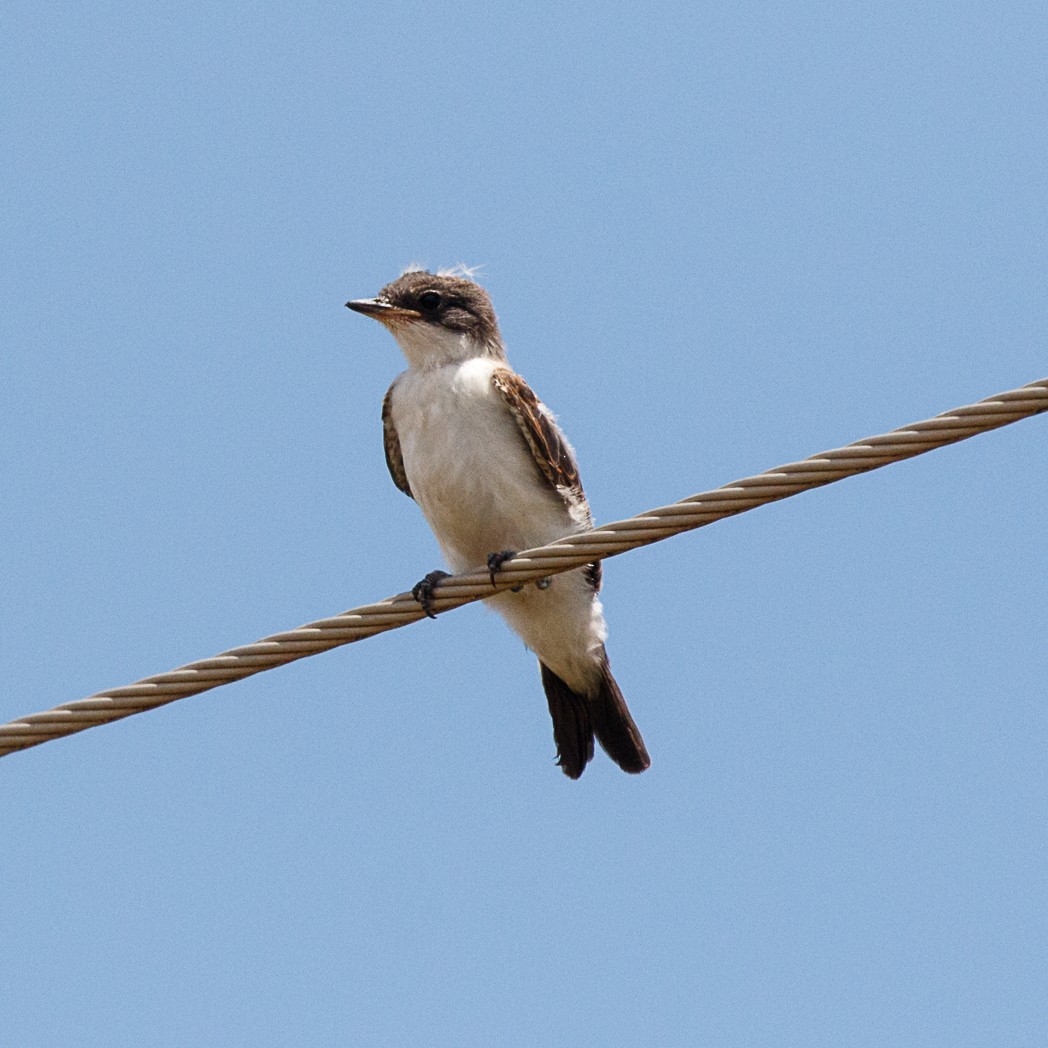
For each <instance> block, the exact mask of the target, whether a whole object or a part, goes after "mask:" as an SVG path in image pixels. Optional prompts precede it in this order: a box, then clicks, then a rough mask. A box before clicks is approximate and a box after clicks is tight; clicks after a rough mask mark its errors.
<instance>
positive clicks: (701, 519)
mask: <svg viewBox="0 0 1048 1048" xmlns="http://www.w3.org/2000/svg"><path fill="white" fill-rule="evenodd" d="M1043 411H1048V378H1045V379H1040V380H1039V381H1037V382H1031V383H1030V384H1029V385H1026V386H1022V387H1020V388H1018V389H1012V390H1008V391H1007V392H1004V393H999V394H997V395H996V396H993V397H988V398H987V399H986V400H981V401H979V402H978V403H976V404H969V405H966V406H965V407H960V408H955V409H954V410H952V411H946V412H943V413H942V414H941V415H936V416H935V417H934V418H930V419H926V420H924V421H923V422H915V423H913V424H912V425H909V426H904V427H902V428H900V429H896V430H892V431H891V432H889V433H882V434H879V435H877V436H873V437H867V438H865V439H863V440H859V441H855V442H854V443H852V444H848V445H845V446H844V447H840V448H834V449H833V450H831V451H823V452H820V453H819V454H817V455H812V456H811V457H810V458H806V459H802V460H801V461H799V462H789V463H787V464H785V465H782V466H776V467H775V468H774V469H770V470H767V471H766V472H764V473H760V474H757V475H756V476H753V477H745V478H743V479H741V480H736V481H733V482H732V483H730V484H725V485H724V486H722V487H720V488H715V489H714V490H712V491H704V492H702V493H700V494H698V495H692V496H690V497H688V498H685V499H681V500H680V501H679V502H674V503H671V504H670V505H668V506H660V507H658V508H656V509H652V510H648V511H647V512H645V513H641V514H638V515H637V516H635V517H630V518H629V519H627V520H620V521H615V522H613V523H611V524H605V525H604V526H603V527H600V528H594V529H593V530H592V531H585V532H580V533H578V534H574V535H567V536H565V537H564V538H561V539H557V540H556V541H555V542H552V543H550V544H549V545H547V546H542V547H540V548H538V549H532V550H524V551H523V552H521V553H519V554H518V555H517V556H516V557H514V558H513V559H512V560H510V561H507V562H506V563H505V564H504V565H503V566H502V568H501V569H500V571H499V573H498V575H497V576H496V579H495V584H494V586H492V583H491V580H490V578H489V576H488V569H487V568H486V567H484V568H479V567H478V568H477V569H475V570H473V571H469V572H466V573H464V574H462V575H452V576H450V577H448V578H446V579H443V580H441V582H440V583H438V584H437V585H436V586H435V587H434V596H433V600H432V606H433V608H434V610H436V611H440V612H443V611H450V610H451V609H452V608H458V607H461V606H462V605H463V604H470V603H472V602H473V601H477V600H481V599H483V598H485V597H490V596H492V595H493V594H495V593H498V592H501V591H502V590H506V589H510V588H511V587H513V586H519V585H521V584H522V583H526V582H531V581H537V580H538V579H541V578H544V577H546V576H549V575H556V574H559V573H560V572H564V571H570V570H571V569H572V568H577V567H580V566H582V565H584V564H588V563H590V562H591V561H594V560H602V559H604V558H607V557H614V556H617V555H618V554H620V553H624V552H626V551H627V550H631V549H637V548H639V547H641V546H647V545H650V544H651V543H653V542H660V541H662V540H663V539H667V538H670V537H671V536H673V535H679V534H681V533H682V532H685V531H693V530H695V529H696V528H701V527H705V526H706V525H707V524H712V523H713V522H714V521H717V520H723V519H725V518H726V517H732V516H735V515H737V514H739V513H745V512H747V511H748V510H751V509H755V508H756V507H758V506H764V505H767V504H768V503H771V502H777V501H779V500H780V499H784V498H789V497H790V496H792V495H798V494H800V493H801V492H802V491H810V490H812V489H813V488H818V487H823V486H824V485H826V484H832V483H834V482H835V481H838V480H843V479H845V478H846V477H853V476H857V475H858V474H860V473H867V472H869V471H870V470H873V469H879V468H880V467H882V466H887V465H890V464H891V463H893V462H900V461H902V460H904V459H908V458H913V457H914V456H915V455H921V454H924V453H925V452H927V451H932V450H934V449H935V448H940V447H945V446H946V445H948V444H954V443H956V442H957V441H960V440H966V439H967V438H968V437H972V436H975V435H976V434H977V433H986V432H988V431H989V430H992V429H998V428H999V427H1001V426H1006V425H1009V424H1010V423H1012V422H1017V421H1018V420H1019V419H1022V418H1028V417H1030V416H1032V415H1037V414H1040V413H1041V412H1043ZM423 617H424V613H423V611H422V609H421V608H420V606H419V605H418V603H417V602H416V601H415V600H414V598H413V597H412V596H411V594H410V593H398V594H397V595H396V596H393V597H389V598H387V599H386V600H382V601H378V602H376V603H374V604H365V605H363V606H362V607H359V608H351V609H350V610H349V611H345V612H343V613H342V614H341V615H333V616H329V617H327V618H323V619H318V620H317V621H316V622H309V623H306V624H305V625H304V626H299V627H298V628H297V629H293V630H285V631H283V632H281V633H274V634H272V635H271V636H269V637H263V638H262V639H261V640H258V641H255V642H254V643H253V644H246V645H243V646H241V647H239V648H232V649H230V650H229V651H224V652H222V653H221V654H219V655H214V656H212V657H210V658H206V659H201V660H199V661H198V662H190V663H188V664H187V665H185V666H180V667H178V669H174V670H171V671H170V672H168V673H158V674H156V675H154V676H151V677H146V678H144V679H143V680H140V681H137V682H136V683H134V684H127V685H123V686H121V687H116V688H109V689H107V690H106V691H100V692H98V693H97V694H95V695H91V696H89V697H88V698H86V699H79V700H77V701H74V702H67V703H64V704H63V705H61V706H56V707H55V708H54V709H52V710H45V711H43V712H41V713H31V714H28V715H26V716H24V717H21V718H19V719H17V720H14V721H11V722H10V723H9V724H4V725H0V756H5V755H6V754H9V753H14V752H16V751H17V750H24V749H28V748H30V747H31V746H37V745H39V744H40V743H42V742H48V741H49V740H51V739H57V738H61V737H63V736H65V735H72V734H75V733H76V732H79V731H84V730H85V729H86V728H91V727H94V726H95V725H98V724H107V723H109V722H110V721H115V720H120V719H121V718H123V717H129V716H131V715H132V714H135V713H142V712H144V711H145V710H151V709H156V708H157V707H159V706H164V705H167V703H169V702H175V701H176V700H177V699H183V698H187V697H188V696H190V695H199V694H200V693H202V692H205V691H210V690H211V689H212V688H217V687H220V686H222V685H223V684H229V683H231V682H232V681H237V680H243V679H244V678H245V677H250V676H252V675H254V674H256V673H261V672H263V671H264V670H269V669H273V668H274V667H276V666H282V665H285V664H287V663H289V662H294V661H296V660H297V659H303V658H306V657H307V656H310V655H316V654H318V653H320V652H322V651H330V650H331V649H332V648H337V647H340V646H341V645H344V644H352V643H354V642H356V641H359V640H364V639H365V638H367V637H373V636H375V635H376V634H378V633H384V632H386V631H387V630H392V629H399V628H400V627H401V626H407V625H409V624H410V623H413V622H417V621H419V619H421V618H423Z"/></svg>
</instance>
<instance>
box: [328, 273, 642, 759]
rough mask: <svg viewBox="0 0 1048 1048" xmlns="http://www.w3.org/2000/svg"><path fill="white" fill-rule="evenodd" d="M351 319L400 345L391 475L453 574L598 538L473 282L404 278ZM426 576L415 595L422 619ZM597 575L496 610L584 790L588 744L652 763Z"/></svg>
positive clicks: (509, 595) (573, 575)
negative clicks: (627, 694) (614, 660)
mask: <svg viewBox="0 0 1048 1048" xmlns="http://www.w3.org/2000/svg"><path fill="white" fill-rule="evenodd" d="M346 305H347V306H348V307H349V308H350V309H353V310H356V312H358V313H363V314H365V315H366V316H369V317H374V318H375V319H376V320H378V321H379V322H381V323H382V324H383V325H384V326H385V327H386V328H388V329H389V331H390V332H391V334H392V335H393V337H394V338H395V339H396V340H397V342H398V343H399V345H400V348H401V350H403V353H404V356H405V357H406V358H407V362H408V369H407V371H405V372H403V373H402V374H400V375H398V376H397V378H396V379H394V381H393V384H392V385H391V386H390V387H389V391H388V392H387V393H386V397H385V400H384V401H383V403H382V426H383V431H384V435H385V446H386V464H387V465H388V467H389V472H390V474H391V475H392V477H393V483H394V484H396V486H397V487H398V488H400V490H401V491H403V492H404V494H405V495H409V496H410V497H411V498H413V499H414V500H415V501H416V502H417V503H418V504H419V507H420V508H421V510H422V512H423V514H424V515H425V517H426V520H427V521H428V522H429V526H430V527H431V528H432V529H433V533H434V534H435V535H436V538H437V542H438V543H439V544H440V548H441V550H442V551H443V553H444V556H445V558H446V560H447V562H448V564H449V565H450V566H451V567H452V568H453V569H454V570H455V571H456V572H461V571H466V570H468V569H470V568H475V567H477V566H478V565H480V564H484V563H486V564H487V565H488V569H489V571H490V572H491V577H492V581H493V582H494V579H495V574H496V573H497V572H498V570H499V568H500V567H501V566H502V565H503V564H504V563H505V562H506V561H507V560H509V559H510V558H511V557H512V556H513V555H514V551H517V550H521V549H529V548H532V547H535V546H542V545H544V544H546V543H547V542H551V541H552V540H553V539H556V538H560V537H562V536H564V535H568V534H571V533H573V532H577V531H586V530H588V529H590V528H592V527H593V518H592V516H591V514H590V509H589V505H588V504H587V502H586V496H585V494H584V493H583V490H582V484H581V483H580V481H579V473H578V468H577V466H576V464H575V454H574V452H573V450H572V448H571V446H570V445H569V444H568V441H567V439H566V438H565V436H564V434H563V433H562V432H561V431H560V428H559V427H558V426H557V423H556V420H555V419H554V417H553V415H552V414H551V412H550V411H549V409H548V408H547V407H546V406H545V405H544V404H543V403H542V402H541V401H539V399H538V398H537V397H536V396H535V394H534V393H532V391H531V389H530V388H529V387H528V384H527V383H526V382H525V381H524V380H523V379H522V378H521V377H520V376H519V375H518V374H516V373H515V372H514V371H512V370H511V369H510V366H509V362H508V361H507V359H506V350H505V347H504V346H503V343H502V336H501V335H500V334H499V328H498V322H497V320H496V318H495V311H494V309H493V308H492V305H491V299H490V298H489V297H488V294H487V292H486V291H485V290H484V289H483V288H482V287H480V285H479V284H477V283H475V282H474V281H473V280H472V279H469V278H468V276H466V275H458V274H454V273H443V272H442V273H436V274H434V273H428V272H425V271H423V270H418V269H410V270H408V271H407V272H405V273H404V274H403V275H402V276H400V277H399V278H398V279H397V280H394V281H393V282H392V283H391V284H387V285H386V287H384V288H383V289H382V290H381V291H380V292H379V293H378V295H377V296H376V297H375V298H369V299H359V300H356V301H353V302H347V303H346ZM445 577H447V573H446V572H442V571H435V572H430V574H429V575H427V576H426V577H425V578H424V579H423V580H422V581H421V582H419V583H418V584H417V585H416V586H415V588H414V589H413V591H412V592H413V594H414V596H415V599H416V600H418V601H419V603H420V604H421V605H422V607H423V609H424V610H425V612H426V614H427V615H430V616H433V612H432V609H431V607H430V601H431V599H432V592H433V586H434V584H435V583H436V582H437V581H438V580H439V579H440V578H445ZM600 583H601V565H600V562H599V561H596V562H594V563H592V564H589V565H587V566H586V567H583V568H576V569H574V570H572V571H569V572H565V573H563V574H560V575H557V576H555V577H552V578H547V579H542V580H540V582H539V583H537V584H532V585H528V586H524V587H519V588H517V589H516V590H508V591H503V592H502V593H499V594H497V595H495V596H492V597H490V598H488V600H487V603H488V604H490V605H491V606H492V607H493V608H494V609H495V610H496V611H498V612H499V613H500V614H501V615H502V616H503V618H505V619H506V621H507V622H508V623H509V625H510V627H511V628H512V629H513V630H514V631H515V632H516V633H517V634H518V635H519V636H520V637H521V638H522V639H523V640H524V643H525V644H526V645H527V646H528V647H529V648H530V649H531V650H532V651H533V652H534V653H535V654H536V655H537V656H538V658H539V665H540V667H541V673H542V686H543V688H544V689H545V692H546V698H547V700H548V702H549V711H550V716H551V717H552V718H553V737H554V740H555V742H556V745H557V756H558V761H557V763H558V764H559V765H560V767H561V768H562V769H563V771H564V774H565V775H568V776H570V777H571V778H572V779H577V778H578V777H579V776H580V775H581V774H582V772H583V770H584V769H585V767H586V764H587V763H588V762H589V761H590V759H591V758H592V757H593V738H594V736H596V738H597V741H598V742H599V743H600V744H601V746H602V747H603V748H604V750H605V751H606V752H607V754H608V755H609V756H610V757H611V759H612V760H614V761H615V762H616V764H618V765H619V767H620V768H622V769H623V770H624V771H628V772H641V771H644V769H645V768H647V767H648V765H649V764H650V763H651V761H650V759H649V757H648V753H647V750H645V748H644V742H643V740H642V739H641V736H640V732H639V731H638V730H637V726H636V724H634V723H633V718H632V717H631V716H630V712H629V709H628V708H627V707H626V701H625V699H623V697H622V692H621V691H619V686H618V685H617V684H616V683H615V678H614V677H612V675H611V669H610V668H609V666H608V656H607V653H606V652H605V650H604V640H605V638H606V637H607V627H606V626H605V624H604V614H603V609H602V608H601V603H600V601H599V600H598V599H597V591H598V590H599V589H600Z"/></svg>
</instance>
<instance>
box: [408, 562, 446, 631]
mask: <svg viewBox="0 0 1048 1048" xmlns="http://www.w3.org/2000/svg"><path fill="white" fill-rule="evenodd" d="M449 578H451V576H450V575H449V574H448V573H447V572H446V571H440V570H439V569H438V570H437V571H431V572H430V573H429V574H428V575H427V576H426V577H425V578H424V579H422V581H421V582H416V583H415V585H414V586H412V587H411V595H412V596H413V597H414V598H415V600H417V601H418V602H419V604H421V605H422V610H423V611H424V612H425V613H426V615H427V616H428V617H429V618H431V619H435V618H436V617H437V613H436V612H435V611H434V610H433V604H432V602H433V587H434V586H435V585H436V584H437V583H438V582H440V580H441V579H449Z"/></svg>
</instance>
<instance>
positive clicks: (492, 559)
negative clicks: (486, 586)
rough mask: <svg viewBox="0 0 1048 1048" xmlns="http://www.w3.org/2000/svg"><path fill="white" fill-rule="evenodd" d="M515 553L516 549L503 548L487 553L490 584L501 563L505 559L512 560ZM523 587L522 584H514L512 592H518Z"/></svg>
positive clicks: (500, 567)
mask: <svg viewBox="0 0 1048 1048" xmlns="http://www.w3.org/2000/svg"><path fill="white" fill-rule="evenodd" d="M516 555H517V551H516V550H514V549H504V550H501V551H500V552H498V553H489V554H488V578H490V579H491V584H492V586H494V585H495V575H496V573H497V572H499V571H501V570H502V565H503V564H505V563H506V561H508V560H512V559H513V558H514V557H515V556H516ZM523 588H524V587H523V586H514V587H513V592H514V593H519V592H520V591H521V590H522V589H523Z"/></svg>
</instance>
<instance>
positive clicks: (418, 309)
mask: <svg viewBox="0 0 1048 1048" xmlns="http://www.w3.org/2000/svg"><path fill="white" fill-rule="evenodd" d="M346 305H347V306H349V308H350V309H354V310H356V311H357V312H358V313H364V314H366V315H367V316H372V317H374V318H375V319H376V320H381V321H382V322H383V323H384V324H387V325H388V326H391V327H392V326H399V325H401V324H405V323H422V324H434V325H436V326H438V327H442V328H445V329H447V330H449V331H458V332H462V333H463V334H468V335H471V336H472V337H473V338H474V339H476V340H478V341H480V342H485V343H499V342H501V339H500V338H499V327H498V320H497V319H496V317H495V310H494V309H493V308H492V305H491V299H490V298H489V297H488V293H487V292H486V291H485V290H484V289H483V288H482V287H481V286H480V285H479V284H477V283H476V282H475V281H473V280H469V279H468V278H466V277H461V276H456V275H451V274H443V273H428V272H426V271H425V270H422V269H409V270H408V271H407V272H406V273H404V274H403V275H402V276H399V277H397V279H396V280H394V281H393V282H392V283H391V284H387V285H386V286H385V287H384V288H383V289H382V290H381V291H380V292H379V293H378V295H376V296H375V298H372V299H359V300H357V301H353V302H347V303H346Z"/></svg>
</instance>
